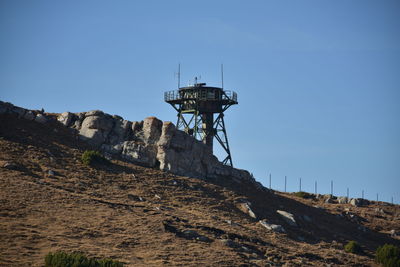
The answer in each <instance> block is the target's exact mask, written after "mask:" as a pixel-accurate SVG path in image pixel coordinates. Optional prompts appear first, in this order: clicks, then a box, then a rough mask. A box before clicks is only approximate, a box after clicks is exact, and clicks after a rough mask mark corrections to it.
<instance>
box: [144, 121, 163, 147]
mask: <svg viewBox="0 0 400 267" xmlns="http://www.w3.org/2000/svg"><path fill="white" fill-rule="evenodd" d="M162 125H163V123H162V121H160V120H159V119H157V118H156V117H148V118H146V119H144V121H143V138H144V142H145V143H146V144H151V145H152V144H156V143H157V142H158V140H159V139H160V136H161V128H162Z"/></svg>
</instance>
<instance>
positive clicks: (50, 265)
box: [45, 251, 124, 267]
mask: <svg viewBox="0 0 400 267" xmlns="http://www.w3.org/2000/svg"><path fill="white" fill-rule="evenodd" d="M123 266H124V265H123V264H122V263H121V262H118V261H114V260H111V259H100V260H97V259H93V258H88V257H86V256H85V255H83V254H81V253H78V252H74V253H70V254H68V253H65V252H62V251H59V252H55V253H51V252H50V253H49V254H47V255H46V257H45V267H123Z"/></svg>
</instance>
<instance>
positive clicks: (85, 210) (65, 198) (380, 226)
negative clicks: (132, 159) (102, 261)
mask: <svg viewBox="0 0 400 267" xmlns="http://www.w3.org/2000/svg"><path fill="white" fill-rule="evenodd" d="M0 148H1V149H0V180H1V181H0V184H1V191H0V192H1V193H0V203H1V209H0V238H1V241H2V242H0V265H1V266H43V264H44V256H45V255H46V254H47V253H49V252H54V251H59V250H62V251H67V252H72V251H80V252H83V253H84V254H85V255H87V256H90V257H101V258H103V257H109V258H112V259H117V260H119V261H122V262H123V263H125V266H162V265H165V266H282V265H283V266H374V264H375V263H374V260H373V257H374V251H375V249H376V248H377V247H378V246H380V245H383V244H385V243H391V244H395V245H397V246H398V245H399V244H400V242H399V240H398V239H395V238H392V237H390V234H389V232H390V230H392V229H394V230H396V231H400V209H399V206H394V205H389V204H384V203H375V202H372V203H371V204H370V205H368V206H366V207H357V208H356V207H353V206H350V205H349V204H343V205H342V204H340V205H339V204H326V203H324V202H323V200H321V199H319V200H318V199H303V198H299V197H296V196H293V195H289V194H282V193H277V192H265V191H260V190H257V189H256V188H254V187H253V186H252V185H251V184H242V185H240V186H239V185H237V184H235V183H233V182H232V181H230V180H229V179H222V178H221V179H218V180H214V181H205V180H200V179H194V178H188V177H180V176H176V175H173V174H169V173H165V172H162V171H159V170H155V169H151V168H144V167H141V166H137V165H134V164H132V163H128V162H124V161H122V160H119V159H113V160H112V161H111V163H110V164H108V165H98V166H87V165H85V164H83V163H82V162H81V160H80V159H81V156H82V153H83V152H84V151H85V150H87V149H90V147H87V145H86V144H84V143H81V142H79V141H78V140H77V139H76V138H75V137H74V136H73V135H72V134H71V132H70V131H69V130H68V129H66V128H64V127H62V126H59V125H58V124H57V123H56V122H51V123H49V124H46V125H42V124H39V123H36V122H30V121H26V120H22V119H17V118H16V117H12V116H7V115H1V117H0ZM5 164H6V165H7V164H8V167H7V168H4V167H3V166H4V165H5ZM243 200H248V201H250V202H251V203H252V204H253V205H252V209H253V210H254V211H255V213H256V214H257V216H258V217H259V218H260V219H266V220H267V221H268V222H270V223H274V224H280V225H283V226H284V228H285V229H286V233H284V234H282V233H274V232H270V231H267V230H266V229H265V228H264V227H263V226H261V225H260V224H259V223H258V220H255V219H253V218H251V217H249V216H248V215H246V214H244V213H243V212H241V211H240V210H239V209H238V208H237V207H236V203H239V202H241V201H243ZM277 209H281V210H285V211H288V212H291V213H293V214H294V215H295V218H296V221H297V224H298V227H293V226H289V225H287V224H286V223H285V222H284V221H283V220H282V218H280V217H279V216H278V215H277V213H276V210H277ZM304 215H306V216H307V217H308V219H306V218H304ZM309 219H310V220H309ZM350 240H355V241H357V243H359V244H360V245H361V246H362V249H363V251H364V253H365V254H363V255H356V254H352V253H346V252H345V250H344V245H345V244H346V243H347V242H348V241H350Z"/></svg>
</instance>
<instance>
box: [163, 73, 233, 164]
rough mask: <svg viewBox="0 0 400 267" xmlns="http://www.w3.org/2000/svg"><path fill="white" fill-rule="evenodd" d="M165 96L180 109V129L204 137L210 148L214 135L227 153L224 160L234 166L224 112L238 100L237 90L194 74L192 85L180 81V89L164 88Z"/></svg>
mask: <svg viewBox="0 0 400 267" xmlns="http://www.w3.org/2000/svg"><path fill="white" fill-rule="evenodd" d="M164 100H165V102H167V103H169V104H170V105H171V106H172V107H173V108H174V109H175V110H176V111H177V112H178V115H177V116H178V122H177V123H176V126H177V128H178V129H180V130H182V131H185V132H186V133H187V134H189V135H191V136H193V137H195V138H196V139H197V140H200V141H202V142H203V143H204V144H206V145H207V146H208V147H209V148H210V150H211V151H213V140H214V137H215V139H216V140H217V141H218V143H219V144H220V145H221V146H222V148H223V149H224V150H225V152H226V154H227V156H226V157H225V159H224V160H223V161H222V163H223V164H225V165H229V166H232V156H231V152H230V150H229V143H228V136H227V134H226V128H225V122H224V112H225V111H226V110H227V109H228V108H229V107H230V106H232V105H236V104H238V102H237V94H236V93H235V92H233V91H224V90H223V88H219V87H210V86H206V84H205V83H197V78H195V82H194V84H193V85H189V86H187V87H179V84H178V90H175V91H168V92H165V93H164ZM214 114H216V118H215V119H214Z"/></svg>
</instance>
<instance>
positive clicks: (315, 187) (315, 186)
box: [314, 181, 317, 194]
mask: <svg viewBox="0 0 400 267" xmlns="http://www.w3.org/2000/svg"><path fill="white" fill-rule="evenodd" d="M314 191H315V194H317V181H315V184H314Z"/></svg>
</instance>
